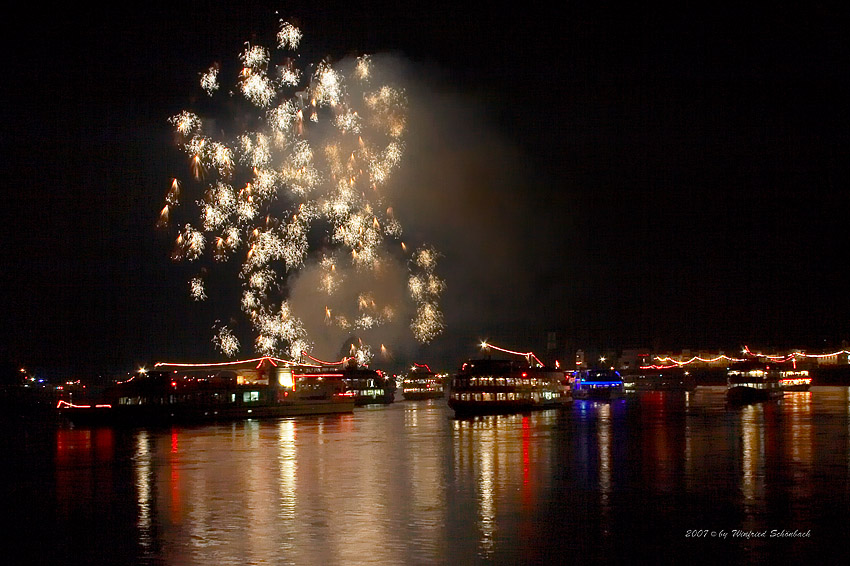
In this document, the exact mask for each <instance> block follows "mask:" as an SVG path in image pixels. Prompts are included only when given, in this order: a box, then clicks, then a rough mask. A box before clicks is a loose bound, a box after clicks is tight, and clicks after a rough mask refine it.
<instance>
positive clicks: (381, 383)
mask: <svg viewBox="0 0 850 566" xmlns="http://www.w3.org/2000/svg"><path fill="white" fill-rule="evenodd" d="M298 376H299V377H310V376H312V377H322V378H324V379H332V380H340V381H342V383H344V384H345V390H346V392H347V393H348V394H350V395H351V396H352V397H353V398H354V404H355V405H356V406H358V407H360V406H363V405H375V404H378V405H389V404H390V403H392V402H393V401H394V400H395V391H396V382H395V379H394V378H392V377H391V376H387V375H385V374H384V373H383V372H382V371H380V370H374V369H370V368H367V367H363V366H358V365H357V364H356V363H355V362H354V361H353V360H346V364H345V366H344V367H339V366H307V367H303V368H299V373H298Z"/></svg>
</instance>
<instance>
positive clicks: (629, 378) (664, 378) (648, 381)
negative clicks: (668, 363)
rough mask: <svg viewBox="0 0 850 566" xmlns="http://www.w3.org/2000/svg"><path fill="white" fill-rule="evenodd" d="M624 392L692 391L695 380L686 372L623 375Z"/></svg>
mask: <svg viewBox="0 0 850 566" xmlns="http://www.w3.org/2000/svg"><path fill="white" fill-rule="evenodd" d="M623 383H624V386H625V390H626V392H629V391H636V392H641V391H674V392H675V391H693V390H695V389H696V382H695V381H694V379H693V377H692V376H691V375H689V374H687V373H684V374H682V373H678V374H677V373H672V372H671V373H660V372H659V373H647V374H639V375H626V376H623Z"/></svg>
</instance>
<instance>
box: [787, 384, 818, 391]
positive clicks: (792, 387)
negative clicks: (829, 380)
mask: <svg viewBox="0 0 850 566" xmlns="http://www.w3.org/2000/svg"><path fill="white" fill-rule="evenodd" d="M810 387H811V384H809V383H806V384H801V385H783V386H782V390H783V391H808V390H809V388H810Z"/></svg>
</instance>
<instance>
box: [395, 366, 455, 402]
mask: <svg viewBox="0 0 850 566" xmlns="http://www.w3.org/2000/svg"><path fill="white" fill-rule="evenodd" d="M401 394H402V396H403V397H404V398H405V399H407V400H419V399H441V398H443V397H445V394H446V391H445V387H444V384H443V378H442V376H440V375H438V374H436V373H434V372H433V371H431V368H430V367H428V365H427V364H413V367H412V368H410V371H409V372H408V373H407V375H405V376H404V379H403V380H402V382H401Z"/></svg>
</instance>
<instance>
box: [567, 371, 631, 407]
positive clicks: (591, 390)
mask: <svg viewBox="0 0 850 566" xmlns="http://www.w3.org/2000/svg"><path fill="white" fill-rule="evenodd" d="M624 391H625V384H624V382H623V378H622V377H621V376H620V373H619V372H618V371H616V370H613V369H583V370H578V371H575V372H573V375H572V394H573V399H592V400H595V401H606V400H609V399H620V398H622V397H623V394H624Z"/></svg>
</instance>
